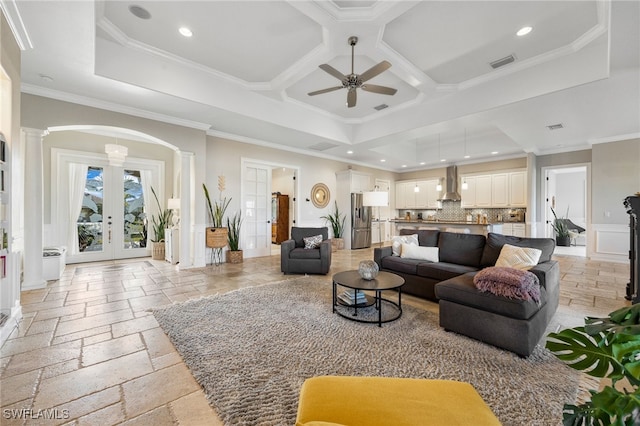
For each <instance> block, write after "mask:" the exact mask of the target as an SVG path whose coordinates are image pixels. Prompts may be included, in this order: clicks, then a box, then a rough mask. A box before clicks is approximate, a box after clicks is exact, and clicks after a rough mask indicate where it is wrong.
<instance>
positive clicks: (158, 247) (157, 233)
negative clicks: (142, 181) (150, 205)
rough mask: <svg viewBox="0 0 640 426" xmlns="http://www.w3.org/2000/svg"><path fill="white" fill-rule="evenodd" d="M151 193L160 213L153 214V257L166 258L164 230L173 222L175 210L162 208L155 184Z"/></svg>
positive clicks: (157, 258) (155, 258)
mask: <svg viewBox="0 0 640 426" xmlns="http://www.w3.org/2000/svg"><path fill="white" fill-rule="evenodd" d="M151 193H152V194H153V197H154V198H155V199H156V205H157V206H158V214H154V215H151V227H152V228H153V235H154V238H152V239H151V258H152V259H154V260H162V259H164V253H165V247H164V232H165V229H167V227H168V226H169V224H170V223H171V218H172V216H173V212H172V211H171V210H169V209H164V210H163V209H162V207H161V206H160V200H159V199H158V195H157V194H156V191H155V189H153V186H152V187H151Z"/></svg>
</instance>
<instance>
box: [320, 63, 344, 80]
mask: <svg viewBox="0 0 640 426" xmlns="http://www.w3.org/2000/svg"><path fill="white" fill-rule="evenodd" d="M320 69H322V70H323V71H325V72H328V73H329V74H331V75H332V76H334V77H335V78H337V79H338V80H340V81H342V80H346V79H347V76H346V75H344V74H342V73H341V72H340V71H338V70H337V69H335V68H334V67H332V66H331V65H329V64H322V65H320Z"/></svg>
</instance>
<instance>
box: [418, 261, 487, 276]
mask: <svg viewBox="0 0 640 426" xmlns="http://www.w3.org/2000/svg"><path fill="white" fill-rule="evenodd" d="M477 270H478V269H477V268H474V267H473V266H464V265H456V264H454V263H443V262H438V263H431V262H425V261H422V263H419V264H418V266H417V273H416V275H419V276H421V277H425V278H431V279H434V280H437V281H444V280H448V279H449V278H453V277H457V276H458V275H462V274H466V273H468V272H477Z"/></svg>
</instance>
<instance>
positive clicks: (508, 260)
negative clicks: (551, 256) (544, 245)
mask: <svg viewBox="0 0 640 426" xmlns="http://www.w3.org/2000/svg"><path fill="white" fill-rule="evenodd" d="M541 254H542V250H539V249H536V248H531V247H516V246H512V245H511V244H505V245H503V246H502V250H500V256H498V260H496V266H501V267H506V268H514V269H521V270H527V269H531V268H532V267H534V266H536V265H537V264H538V260H540V255H541Z"/></svg>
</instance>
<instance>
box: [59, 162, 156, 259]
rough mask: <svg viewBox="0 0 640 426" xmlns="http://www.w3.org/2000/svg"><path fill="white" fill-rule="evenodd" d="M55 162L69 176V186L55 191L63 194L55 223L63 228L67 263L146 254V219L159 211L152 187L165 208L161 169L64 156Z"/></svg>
mask: <svg viewBox="0 0 640 426" xmlns="http://www.w3.org/2000/svg"><path fill="white" fill-rule="evenodd" d="M59 163H60V164H61V166H60V167H59V170H61V171H63V169H67V173H66V175H67V176H68V178H67V179H68V180H67V182H68V184H67V185H62V184H61V185H60V186H59V190H58V191H59V192H60V191H63V192H64V191H65V190H66V192H67V194H66V197H61V200H62V201H63V202H61V203H59V207H58V211H59V212H60V214H59V216H60V222H61V223H62V222H63V221H64V222H66V223H67V224H68V226H66V227H65V228H66V229H67V235H66V238H65V239H66V241H67V244H68V245H69V246H70V249H69V251H68V253H69V255H68V260H69V262H71V263H76V262H90V261H101V260H112V259H125V258H135V257H145V256H149V255H150V254H151V247H150V239H151V238H153V235H152V230H151V217H152V215H154V214H157V212H158V208H157V205H156V201H155V198H154V197H153V195H152V194H151V188H152V187H153V188H154V190H155V192H156V194H157V195H158V198H159V201H160V204H161V206H162V208H165V206H166V200H164V185H162V184H161V182H162V179H163V174H164V173H163V171H164V165H163V164H162V163H161V162H158V161H149V160H135V159H129V160H128V161H127V162H125V163H124V165H123V166H122V167H118V166H111V165H109V164H108V162H107V161H105V160H104V159H99V158H91V157H87V156H85V157H82V156H69V157H68V158H63V159H62V161H61V162H59ZM62 174H63V175H64V174H65V173H62ZM64 180H65V178H64V177H61V180H60V181H59V182H60V183H62V182H64ZM59 195H62V194H59ZM65 199H66V200H67V202H64V200H65ZM65 204H66V206H65ZM65 207H66V208H65ZM64 218H66V220H63V219H64ZM61 237H62V236H61ZM61 239H62V238H61Z"/></svg>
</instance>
